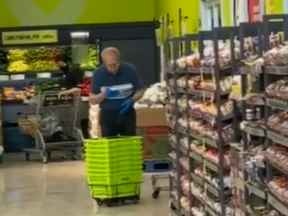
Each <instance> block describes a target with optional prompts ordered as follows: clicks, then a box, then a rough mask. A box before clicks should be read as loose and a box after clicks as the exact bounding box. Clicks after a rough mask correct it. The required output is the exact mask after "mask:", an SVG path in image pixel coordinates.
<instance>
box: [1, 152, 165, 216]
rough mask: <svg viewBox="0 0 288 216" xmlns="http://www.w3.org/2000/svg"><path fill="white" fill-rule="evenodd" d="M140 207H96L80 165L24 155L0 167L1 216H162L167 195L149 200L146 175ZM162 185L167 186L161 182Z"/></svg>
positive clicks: (149, 192)
mask: <svg viewBox="0 0 288 216" xmlns="http://www.w3.org/2000/svg"><path fill="white" fill-rule="evenodd" d="M143 180H144V182H143V184H142V192H141V201H140V203H139V204H131V205H125V206H120V207H112V208H108V207H97V206H96V204H95V202H94V201H93V200H92V199H91V198H90V195H89V191H88V188H87V186H86V182H85V176H84V165H83V162H80V161H74V162H68V161H67V162H51V163H49V164H47V165H43V164H42V163H41V162H26V161H24V160H23V155H22V156H21V157H18V158H17V159H16V160H15V158H14V161H6V162H5V161H4V164H2V165H0V215H1V216H92V215H100V216H110V215H111V216H112V215H113V216H116V215H117V216H156V215H157V216H159V215H161V216H165V215H169V209H168V199H169V198H168V192H164V191H163V193H161V194H160V197H159V198H158V199H157V200H154V199H152V198H151V193H152V188H151V181H150V176H149V175H144V177H143ZM160 183H161V184H166V185H167V184H168V182H166V181H161V182H160Z"/></svg>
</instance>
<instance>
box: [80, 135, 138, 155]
mask: <svg viewBox="0 0 288 216" xmlns="http://www.w3.org/2000/svg"><path fill="white" fill-rule="evenodd" d="M137 146H139V147H142V137H140V136H135V137H119V138H114V139H111V138H100V139H87V140H85V148H86V151H87V152H88V151H90V150H96V151H98V150H99V151H101V152H102V151H106V152H107V151H113V152H115V151H119V150H122V149H130V148H132V149H133V148H135V147H137Z"/></svg>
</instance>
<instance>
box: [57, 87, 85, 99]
mask: <svg viewBox="0 0 288 216" xmlns="http://www.w3.org/2000/svg"><path fill="white" fill-rule="evenodd" d="M80 91H81V89H80V88H72V89H69V90H64V91H60V92H59V94H58V97H59V98H60V97H61V96H62V95H68V94H76V93H79V92H80Z"/></svg>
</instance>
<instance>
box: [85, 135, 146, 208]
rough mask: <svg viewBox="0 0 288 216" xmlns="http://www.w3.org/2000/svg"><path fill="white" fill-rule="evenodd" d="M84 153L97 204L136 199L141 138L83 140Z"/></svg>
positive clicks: (139, 178)
mask: <svg viewBox="0 0 288 216" xmlns="http://www.w3.org/2000/svg"><path fill="white" fill-rule="evenodd" d="M85 151H86V154H85V157H86V158H85V164H86V175H87V182H88V185H89V187H90V190H91V194H92V197H93V198H94V199H95V200H96V201H97V203H98V205H102V204H103V203H106V204H107V205H109V206H110V205H114V204H115V203H116V202H118V201H119V200H121V201H124V200H125V199H133V200H134V201H136V202H137V201H138V200H139V195H140V183H141V179H142V161H143V160H142V139H141V137H131V138H116V139H105V138H102V139H97V140H86V142H85Z"/></svg>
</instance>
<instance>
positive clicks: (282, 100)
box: [167, 15, 288, 216]
mask: <svg viewBox="0 0 288 216" xmlns="http://www.w3.org/2000/svg"><path fill="white" fill-rule="evenodd" d="M277 17H278V19H280V18H281V19H282V21H280V20H278V22H274V21H273V22H272V21H271V22H270V21H269V20H271V19H273V17H269V16H264V18H263V20H264V21H263V22H262V23H242V24H241V25H240V26H239V27H231V28H228V27H227V28H217V29H215V30H212V31H209V32H200V33H199V34H198V35H186V37H185V38H184V39H173V44H174V46H173V47H174V52H175V53H173V54H174V57H175V56H177V54H178V53H181V52H179V44H180V43H183V41H181V40H184V42H185V44H189V45H187V46H186V48H187V47H190V43H191V40H192V38H193V39H194V40H197V41H198V44H199V52H197V51H194V53H193V54H189V53H185V56H186V57H183V56H184V55H181V57H180V58H179V59H173V60H172V61H170V62H168V67H167V77H168V79H167V83H168V85H169V88H170V97H169V99H170V104H171V105H170V107H168V109H169V114H170V118H169V119H170V125H171V127H172V128H173V132H174V133H173V134H172V136H171V137H170V143H171V146H172V147H173V148H174V151H172V152H171V153H170V154H169V155H170V157H171V159H172V160H174V164H175V166H176V174H175V173H173V175H171V178H172V179H173V180H176V182H177V184H176V187H171V189H173V191H172V192H171V198H172V199H171V200H172V210H173V211H174V212H175V213H177V214H178V215H179V214H182V215H213V216H214V215H221V216H226V215H227V216H228V215H229V216H230V215H237V216H242V215H243V216H244V215H245V216H246V215H265V216H268V215H269V216H272V215H278V216H280V215H281V216H282V215H288V207H287V206H288V205H287V200H288V198H287V195H288V193H287V185H288V184H287V181H288V179H287V178H288V176H287V175H288V160H287V156H288V150H287V148H288V117H287V116H288V113H287V111H288V108H287V106H288V101H287V99H288V85H287V77H288V73H287V71H288V66H287V65H288V63H287V59H288V54H287V53H288V48H287V47H288V42H287V41H285V40H284V41H283V40H282V39H281V38H282V37H283V33H279V34H277V33H276V32H283V31H284V38H285V39H286V40H288V32H285V31H286V25H288V23H287V21H288V16H287V15H283V16H282V17H281V16H277ZM263 26H264V29H263ZM267 26H269V27H267ZM265 29H266V30H265ZM271 31H272V32H275V33H274V34H273V35H271V33H270V32H271ZM211 35H212V36H211ZM227 35H228V36H227ZM235 36H239V37H238V40H235ZM225 37H228V38H225ZM215 38H218V39H217V40H216V41H215ZM208 39H211V40H214V41H213V42H214V45H215V44H218V47H217V46H214V48H213V47H210V46H209V45H207V44H208V43H204V42H203V41H204V40H208ZM224 39H226V40H229V42H227V43H224V44H223V43H220V42H219V41H218V40H224ZM170 43H171V41H170ZM167 44H168V42H167ZM175 44H176V45H175ZM167 46H168V45H167ZM177 47H178V49H177ZM186 51H187V49H186ZM263 53H264V54H263ZM216 54H217V55H216ZM178 56H179V55H178ZM229 73H230V77H229ZM263 92H264V94H263ZM225 95H226V96H227V95H228V97H225ZM236 102H237V103H236ZM239 108H240V109H239ZM239 111H240V112H239ZM171 182H173V181H171ZM174 182H175V181H174Z"/></svg>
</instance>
